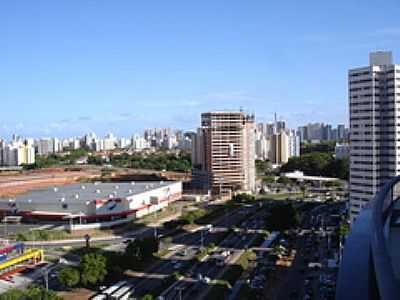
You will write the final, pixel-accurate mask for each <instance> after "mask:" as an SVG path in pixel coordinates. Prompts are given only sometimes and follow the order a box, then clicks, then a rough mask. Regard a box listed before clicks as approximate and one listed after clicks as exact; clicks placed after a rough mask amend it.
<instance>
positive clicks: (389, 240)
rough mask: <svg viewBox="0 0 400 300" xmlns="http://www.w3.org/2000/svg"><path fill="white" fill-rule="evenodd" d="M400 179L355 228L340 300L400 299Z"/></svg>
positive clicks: (381, 194)
mask: <svg viewBox="0 0 400 300" xmlns="http://www.w3.org/2000/svg"><path fill="white" fill-rule="evenodd" d="M399 195H400V176H399V177H396V178H393V179H392V180H391V181H389V182H388V183H387V184H386V185H385V186H384V187H383V188H382V190H381V191H380V192H379V193H378V194H377V195H376V196H375V198H374V201H373V202H372V203H370V204H369V205H368V206H367V207H365V208H364V209H363V210H362V211H361V213H360V215H359V216H358V217H357V220H356V221H355V222H354V224H353V226H352V231H351V233H350V234H349V236H348V238H347V241H346V245H345V248H344V251H343V259H342V261H341V265H340V270H339V277H338V282H337V289H336V299H337V300H339V299H340V300H347V299H367V300H375V299H381V300H395V299H400V201H399V200H400V197H399Z"/></svg>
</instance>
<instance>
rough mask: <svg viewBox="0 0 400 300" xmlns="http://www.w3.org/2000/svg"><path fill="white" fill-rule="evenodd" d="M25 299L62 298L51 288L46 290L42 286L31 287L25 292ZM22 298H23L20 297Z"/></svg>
mask: <svg viewBox="0 0 400 300" xmlns="http://www.w3.org/2000/svg"><path fill="white" fill-rule="evenodd" d="M25 297H26V299H29V300H43V299H45V300H62V299H63V298H62V297H60V296H58V295H57V294H56V292H54V291H52V290H46V289H45V288H43V287H32V288H29V289H28V290H27V291H26V292H25ZM22 299H24V298H22Z"/></svg>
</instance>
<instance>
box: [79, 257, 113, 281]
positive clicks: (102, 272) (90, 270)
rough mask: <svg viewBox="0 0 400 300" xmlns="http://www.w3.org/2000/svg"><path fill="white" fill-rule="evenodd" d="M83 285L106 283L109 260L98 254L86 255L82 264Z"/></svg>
mask: <svg viewBox="0 0 400 300" xmlns="http://www.w3.org/2000/svg"><path fill="white" fill-rule="evenodd" d="M80 269H81V270H80V271H81V283H82V284H83V285H96V284H98V283H101V282H103V281H104V277H105V276H106V275H107V259H106V258H105V256H104V255H101V254H98V253H89V254H85V255H84V256H83V258H82V261H81V264H80Z"/></svg>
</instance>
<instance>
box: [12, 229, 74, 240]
mask: <svg viewBox="0 0 400 300" xmlns="http://www.w3.org/2000/svg"><path fill="white" fill-rule="evenodd" d="M70 237H71V235H70V234H69V233H68V232H67V231H65V230H46V229H43V230H30V231H26V232H20V233H17V235H16V236H15V240H17V241H22V242H24V241H52V240H64V239H68V238H70Z"/></svg>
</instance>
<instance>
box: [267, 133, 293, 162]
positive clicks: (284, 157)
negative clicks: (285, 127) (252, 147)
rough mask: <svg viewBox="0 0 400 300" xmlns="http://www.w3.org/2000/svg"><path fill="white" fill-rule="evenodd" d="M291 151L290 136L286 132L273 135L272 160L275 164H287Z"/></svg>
mask: <svg viewBox="0 0 400 300" xmlns="http://www.w3.org/2000/svg"><path fill="white" fill-rule="evenodd" d="M289 151H290V150H289V136H288V134H287V133H286V132H285V131H282V132H279V133H275V134H274V135H272V137H271V156H270V160H271V162H272V163H273V164H275V165H281V164H285V163H287V162H288V160H289V157H290V153H289Z"/></svg>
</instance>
